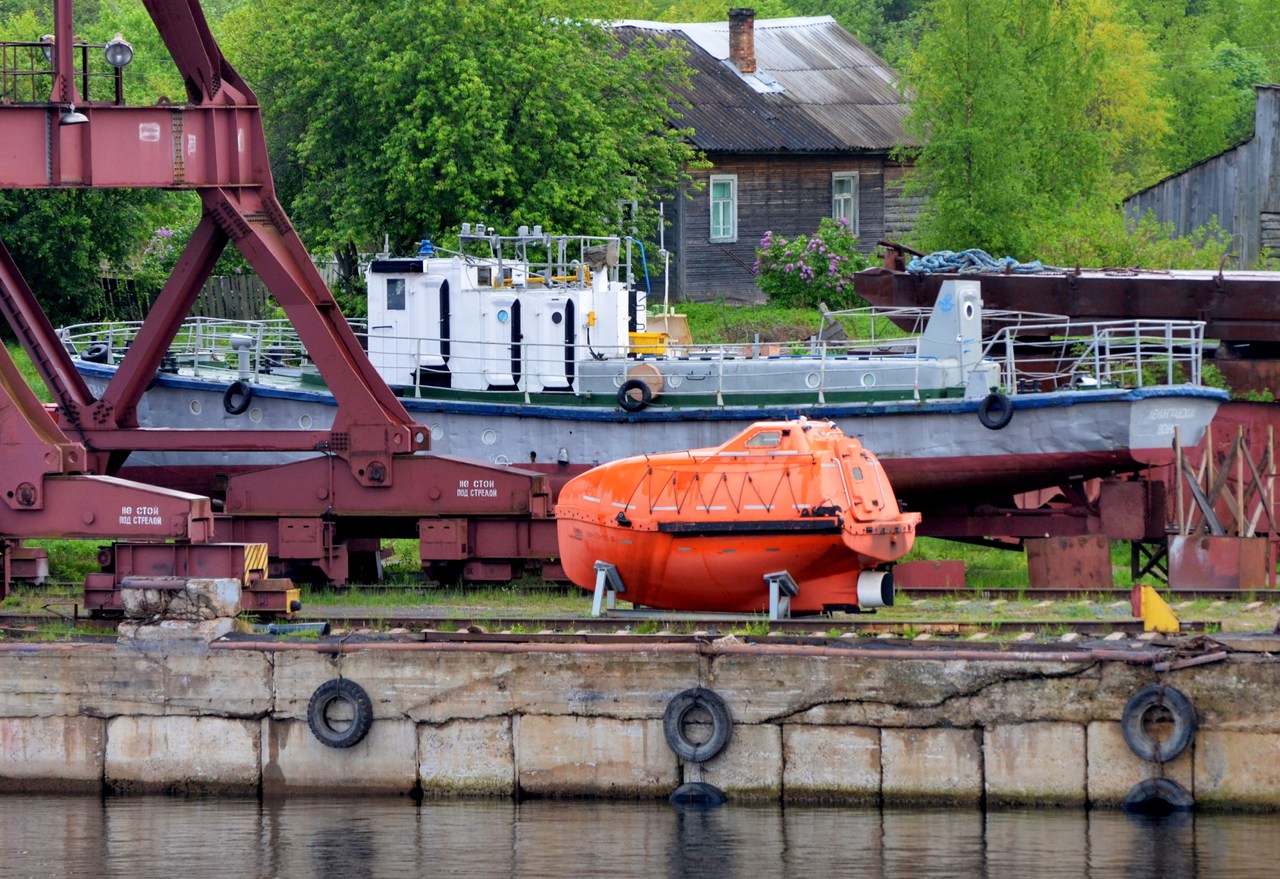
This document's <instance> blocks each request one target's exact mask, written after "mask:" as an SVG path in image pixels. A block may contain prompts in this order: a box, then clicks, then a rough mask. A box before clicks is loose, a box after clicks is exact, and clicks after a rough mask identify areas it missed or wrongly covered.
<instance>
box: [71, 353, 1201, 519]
mask: <svg viewBox="0 0 1280 879" xmlns="http://www.w3.org/2000/svg"><path fill="white" fill-rule="evenodd" d="M78 365H79V367H80V369H81V372H82V374H83V375H84V376H85V378H86V381H87V382H88V383H89V385H90V388H91V390H94V391H95V392H101V390H102V388H103V387H105V384H106V381H107V380H108V379H109V378H110V375H111V374H112V373H113V371H114V370H113V369H112V368H110V367H104V366H100V365H98V364H86V363H80V364H78ZM225 389H226V385H225V384H221V383H218V382H214V381H207V380H196V379H190V378H185V377H181V376H172V375H164V376H161V377H160V378H159V379H158V380H157V382H156V384H155V386H154V387H152V388H151V390H149V391H148V392H147V393H146V394H145V395H144V396H143V398H142V402H141V403H140V405H139V408H138V418H139V422H140V423H141V424H142V425H143V426H157V427H159V426H163V427H176V428H196V429H210V428H226V427H260V428H263V429H281V430H283V429H325V428H328V427H329V426H330V425H331V424H332V422H333V418H334V414H335V412H336V406H335V405H334V402H333V398H332V396H330V395H329V394H328V393H326V392H324V391H313V390H306V389H296V388H275V387H270V386H267V385H258V386H255V388H254V395H253V399H252V401H251V403H250V406H249V407H248V409H247V411H246V412H244V413H243V414H240V415H231V414H228V413H227V412H226V411H225V410H224V407H223V405H222V398H223V394H224V392H225ZM1225 399H1226V395H1225V394H1224V393H1222V392H1220V391H1216V390H1210V389H1205V388H1198V387H1190V386H1187V387H1181V386H1175V387H1160V388H1149V389H1137V390H1105V389H1103V390H1093V391H1084V392H1082V391H1056V392H1049V393H1038V394H1025V395H1019V396H1016V397H1014V398H1012V401H1013V407H1014V408H1013V418H1012V420H1011V421H1010V423H1009V424H1008V426H1006V427H1005V428H1003V429H1001V430H989V429H987V428H986V427H984V426H983V425H982V424H981V423H980V422H979V419H978V401H976V400H930V401H924V402H920V403H914V402H891V403H839V404H822V403H797V404H795V405H793V406H786V407H756V406H726V407H712V406H708V407H690V408H665V407H662V406H659V405H654V406H650V407H649V408H647V409H645V410H643V411H641V412H634V413H628V412H623V411H622V410H621V409H619V408H618V407H617V406H616V405H601V406H585V405H572V406H569V405H565V406H549V405H536V404H534V405H521V404H494V403H477V402H469V401H440V400H433V399H427V398H412V397H410V398H404V401H403V402H404V405H405V408H406V409H407V410H408V411H409V412H410V414H411V415H412V416H413V417H414V418H415V420H417V421H419V422H420V423H422V424H425V425H427V426H429V427H430V433H431V445H432V451H433V452H436V453H439V454H444V455H462V456H466V457H469V458H472V459H477V460H482V461H487V462H490V463H496V464H512V465H516V466H520V467H530V466H532V467H534V468H535V469H538V470H542V471H544V472H548V473H550V474H552V475H553V477H559V481H560V482H563V481H564V479H567V478H568V477H570V476H573V475H576V474H578V473H581V472H585V471H586V470H588V469H590V468H591V467H594V466H597V465H599V464H602V463H605V462H609V461H614V460H617V459H619V458H624V457H628V456H632V455H638V454H645V453H652V452H662V451H669V450H675V449H688V448H704V447H708V446H714V445H717V444H719V443H721V442H723V441H724V440H725V439H727V438H728V437H730V436H732V435H733V434H735V433H736V432H737V431H739V430H741V429H742V428H743V427H745V426H746V425H748V424H750V423H752V422H755V421H759V420H762V419H781V418H792V417H797V416H806V417H808V418H811V419H815V420H817V419H821V420H831V421H833V422H834V423H835V424H836V425H837V426H838V427H840V428H841V429H842V430H843V431H844V432H845V433H846V434H847V435H848V436H852V437H856V438H858V439H860V440H861V441H862V443H863V444H864V445H865V446H866V447H867V448H868V449H871V450H872V451H874V452H875V453H876V455H877V457H879V459H880V461H881V463H882V464H883V466H884V469H885V472H886V473H887V474H888V476H889V478H890V480H891V481H892V483H893V486H894V489H895V491H896V492H897V494H898V497H899V498H901V499H902V500H903V502H904V503H905V505H906V506H907V508H908V509H913V510H919V511H923V512H926V513H927V512H928V511H929V510H931V509H939V508H949V507H952V506H954V505H955V504H956V503H965V504H973V503H978V502H981V501H982V500H984V499H999V500H1000V501H1001V502H1003V501H1005V500H1007V498H1008V497H1009V496H1010V495H1011V494H1014V493H1017V492H1023V491H1033V490H1038V489H1043V488H1049V487H1053V486H1057V485H1060V484H1061V483H1062V482H1064V481H1065V480H1068V479H1075V478H1092V477H1099V476H1107V475H1110V474H1114V473H1124V472H1134V471H1137V470H1140V469H1142V468H1144V467H1147V466H1150V465H1155V464H1163V463H1167V462H1168V461H1169V460H1171V459H1172V455H1173V437H1174V433H1175V430H1176V431H1178V432H1180V434H1181V441H1182V443H1183V445H1184V446H1188V447H1190V446H1194V445H1196V444H1197V443H1199V442H1200V440H1201V438H1202V437H1203V436H1204V431H1205V428H1206V427H1207V425H1208V424H1209V422H1210V421H1211V420H1212V418H1213V415H1214V413H1215V412H1216V410H1217V408H1218V406H1219V405H1220V404H1221V403H1222V402H1223V401H1224V400H1225ZM279 460H281V456H280V455H274V456H272V455H265V454H258V455H246V454H245V453H242V452H237V453H225V454H223V453H183V454H181V455H175V454H159V453H146V452H136V453H134V454H133V455H132V456H131V457H130V459H129V466H130V467H131V468H148V469H150V470H155V469H156V468H161V469H163V468H166V467H171V466H173V465H176V464H182V465H184V466H185V465H192V464H196V465H206V466H207V467H211V468H218V469H222V470H227V469H243V467H244V466H245V465H255V466H261V465H263V464H268V463H272V462H274V461H279ZM926 526H927V522H926Z"/></svg>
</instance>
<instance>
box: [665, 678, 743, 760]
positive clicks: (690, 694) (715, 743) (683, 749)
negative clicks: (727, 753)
mask: <svg viewBox="0 0 1280 879" xmlns="http://www.w3.org/2000/svg"><path fill="white" fill-rule="evenodd" d="M695 708H701V709H702V710H703V711H705V712H706V713H707V714H708V716H710V718H711V736H710V737H709V738H708V739H707V740H706V741H705V742H703V743H702V744H697V743H695V742H693V741H691V740H690V739H689V737H688V736H687V735H686V734H685V731H684V724H685V720H686V719H687V718H688V716H689V713H690V712H692V711H693V710H694V709H695ZM662 734H663V735H664V736H665V737H666V739H667V746H668V747H670V748H671V750H672V751H673V752H674V753H675V755H676V756H677V757H679V758H680V759H681V760H684V761H686V762H688V763H705V762H706V761H707V760H710V759H711V758H712V757H714V756H715V755H717V754H719V753H720V752H721V751H723V750H724V747H725V745H727V744H729V739H730V738H731V737H732V735H733V715H731V714H730V713H729V706H728V705H726V704H725V701H724V700H723V699H721V698H720V697H719V696H718V695H717V694H716V693H714V692H712V691H711V690H708V689H705V688H703V687H694V688H693V689H691V690H685V691H684V692H683V693H677V694H676V695H675V697H673V698H672V700H671V701H670V702H668V703H667V710H666V711H665V712H663V714H662Z"/></svg>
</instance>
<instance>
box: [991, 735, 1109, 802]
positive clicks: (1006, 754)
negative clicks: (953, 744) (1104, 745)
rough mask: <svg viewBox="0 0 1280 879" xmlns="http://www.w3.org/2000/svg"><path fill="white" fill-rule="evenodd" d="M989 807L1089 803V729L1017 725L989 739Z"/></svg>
mask: <svg viewBox="0 0 1280 879" xmlns="http://www.w3.org/2000/svg"><path fill="white" fill-rule="evenodd" d="M982 753H983V769H984V772H985V774H986V787H987V801H988V802H990V803H1019V804H1026V805H1039V804H1045V803H1054V804H1068V803H1070V804H1078V803H1083V802H1084V801H1085V728H1084V726H1083V725H1082V724H1078V723H1014V724H1001V725H999V726H993V727H991V728H990V729H988V730H987V731H986V733H985V735H984V736H983V750H982Z"/></svg>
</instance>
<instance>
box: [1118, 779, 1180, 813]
mask: <svg viewBox="0 0 1280 879" xmlns="http://www.w3.org/2000/svg"><path fill="white" fill-rule="evenodd" d="M1120 805H1121V808H1122V809H1124V811H1126V812H1131V813H1136V814H1139V815H1168V814H1171V813H1173V812H1189V811H1191V810H1192V809H1194V808H1195V807H1196V801H1195V798H1194V797H1192V796H1191V794H1190V792H1188V791H1187V789H1186V788H1185V787H1183V786H1182V785H1180V784H1178V783H1177V782H1176V781H1174V780H1173V779H1171V778H1148V779H1147V780H1146V781H1140V782H1138V783H1137V784H1135V785H1134V786H1133V787H1131V788H1130V789H1129V792H1128V793H1127V794H1125V795H1124V801H1123V802H1122V803H1121V804H1120Z"/></svg>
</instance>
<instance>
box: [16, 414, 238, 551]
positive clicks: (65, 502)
mask: <svg viewBox="0 0 1280 879" xmlns="http://www.w3.org/2000/svg"><path fill="white" fill-rule="evenodd" d="M0 415H3V412H0ZM28 484H29V483H28ZM38 489H39V492H38V494H37V495H34V496H33V498H32V499H33V501H35V500H38V501H40V505H39V506H37V505H36V504H35V503H34V502H33V503H31V504H29V505H28V504H24V503H23V501H24V500H25V497H24V495H23V494H22V491H21V489H20V490H19V492H18V493H17V497H16V499H15V498H13V497H10V495H11V494H12V492H6V493H5V499H6V500H7V501H10V503H7V504H3V505H0V536H10V535H13V536H19V537H23V538H43V539H72V540H74V539H88V540H92V539H96V538H109V537H122V536H124V537H132V538H142V539H159V540H165V539H183V540H190V541H193V542H196V543H206V542H208V541H210V540H212V539H213V503H212V501H210V500H209V498H207V497H202V496H200V495H195V494H188V493H186V492H182V491H172V490H170V489H167V488H160V487H158V486H154V485H143V484H142V483H139V482H130V481H128V480H126V479H116V478H115V477H112V476H94V475H75V474H73V475H69V476H46V477H45V478H44V479H43V480H42V481H41V484H40V485H39V486H38Z"/></svg>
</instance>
